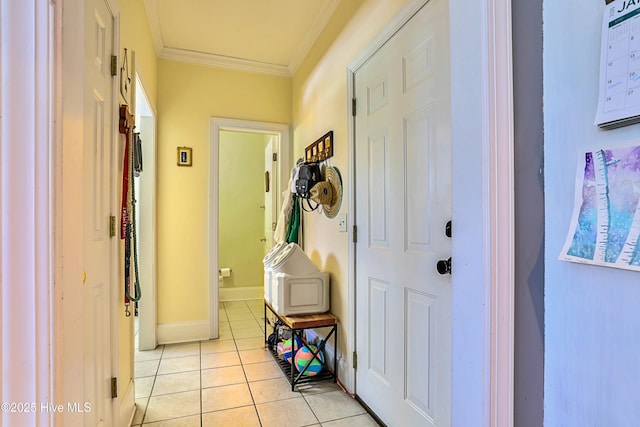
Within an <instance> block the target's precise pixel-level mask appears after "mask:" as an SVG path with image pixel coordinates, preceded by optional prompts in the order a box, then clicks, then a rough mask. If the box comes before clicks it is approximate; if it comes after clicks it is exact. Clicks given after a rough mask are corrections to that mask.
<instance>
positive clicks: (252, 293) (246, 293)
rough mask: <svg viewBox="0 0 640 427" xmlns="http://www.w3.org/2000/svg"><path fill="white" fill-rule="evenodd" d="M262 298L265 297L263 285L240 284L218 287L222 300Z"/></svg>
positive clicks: (219, 297)
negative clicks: (237, 285) (238, 285)
mask: <svg viewBox="0 0 640 427" xmlns="http://www.w3.org/2000/svg"><path fill="white" fill-rule="evenodd" d="M262 298H264V287H263V286H240V287H233V288H220V289H218V299H219V301H220V302H224V301H238V300H247V299H262Z"/></svg>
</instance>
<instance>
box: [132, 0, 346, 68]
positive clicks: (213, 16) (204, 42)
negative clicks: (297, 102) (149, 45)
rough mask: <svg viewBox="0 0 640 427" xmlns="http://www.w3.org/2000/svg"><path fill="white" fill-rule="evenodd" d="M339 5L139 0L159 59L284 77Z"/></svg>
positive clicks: (310, 0)
mask: <svg viewBox="0 0 640 427" xmlns="http://www.w3.org/2000/svg"><path fill="white" fill-rule="evenodd" d="M339 2H340V0H144V5H145V9H146V11H147V17H148V20H149V27H150V29H151V35H152V37H153V42H154V45H155V48H156V54H157V55H158V57H159V58H164V59H173V60H177V61H183V62H190V63H196V64H202V65H209V66H217V67H224V68H231V69H237V70H243V71H252V72H259V73H266V74H272V75H280V76H287V77H290V76H292V75H293V73H294V72H295V71H296V69H297V68H298V66H299V65H300V63H301V62H302V60H303V59H304V57H305V55H306V54H307V53H308V52H309V49H311V47H312V46H313V43H314V42H315V40H316V39H317V38H318V36H319V35H320V33H321V31H322V29H323V28H324V26H325V25H326V23H327V22H328V21H329V18H331V15H332V14H333V12H334V11H335V9H336V7H337V6H338V3H339Z"/></svg>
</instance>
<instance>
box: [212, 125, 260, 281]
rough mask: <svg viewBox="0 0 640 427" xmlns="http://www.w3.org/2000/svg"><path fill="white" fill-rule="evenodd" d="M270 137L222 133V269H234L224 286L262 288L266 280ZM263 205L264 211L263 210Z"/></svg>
mask: <svg viewBox="0 0 640 427" xmlns="http://www.w3.org/2000/svg"><path fill="white" fill-rule="evenodd" d="M269 138H270V136H269V135H264V134H259V133H247V132H227V131H223V132H220V147H219V150H218V152H219V156H220V157H219V159H220V160H219V165H220V169H219V172H218V174H219V176H220V185H219V191H220V193H219V195H218V200H219V207H218V212H219V217H218V218H219V220H218V223H219V229H218V230H219V231H218V233H219V234H218V251H219V252H218V259H219V264H218V265H219V266H220V268H223V267H229V268H231V269H232V273H231V276H230V277H225V278H224V279H223V281H222V282H221V283H220V285H221V286H225V287H227V286H236V287H238V286H240V287H241V286H262V283H263V280H264V265H263V264H262V259H263V258H264V254H265V243H264V242H262V241H260V239H261V238H263V237H264V222H265V221H264V215H265V209H264V206H265V200H264V198H265V192H264V186H265V184H264V182H265V179H264V170H265V167H264V166H265V162H264V150H265V147H266V145H267V143H268V142H269ZM261 206H262V208H261Z"/></svg>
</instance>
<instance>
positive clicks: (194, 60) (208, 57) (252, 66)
mask: <svg viewBox="0 0 640 427" xmlns="http://www.w3.org/2000/svg"><path fill="white" fill-rule="evenodd" d="M159 57H160V58H161V59H170V60H173V61H180V62H187V63H190V64H197V65H205V66H208V67H218V68H227V69H231V70H237V71H247V72H251V73H261V74H269V75H273V76H280V77H291V74H290V73H289V69H288V68H287V67H286V66H285V65H277V64H268V63H265V62H257V61H250V60H247V59H241V58H233V57H230V56H223V55H214V54H211V53H204V52H195V51H189V50H184V49H175V48H170V47H165V48H163V49H162V51H161V52H160V55H159Z"/></svg>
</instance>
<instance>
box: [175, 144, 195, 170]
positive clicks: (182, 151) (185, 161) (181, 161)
mask: <svg viewBox="0 0 640 427" xmlns="http://www.w3.org/2000/svg"><path fill="white" fill-rule="evenodd" d="M191 156H192V154H191V147H178V166H191V163H192V161H191Z"/></svg>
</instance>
